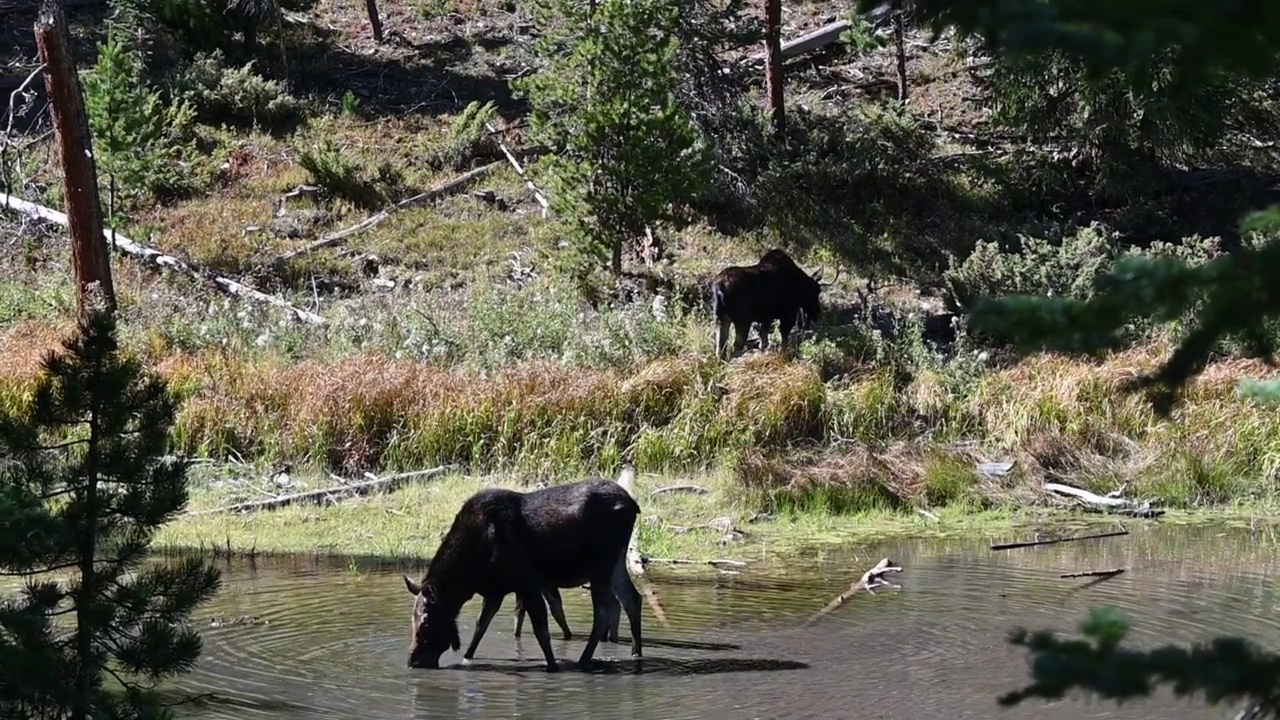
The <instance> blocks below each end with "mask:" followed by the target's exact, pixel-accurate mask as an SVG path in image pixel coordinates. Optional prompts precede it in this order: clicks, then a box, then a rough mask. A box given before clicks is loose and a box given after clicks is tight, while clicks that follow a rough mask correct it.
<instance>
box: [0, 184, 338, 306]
mask: <svg viewBox="0 0 1280 720" xmlns="http://www.w3.org/2000/svg"><path fill="white" fill-rule="evenodd" d="M0 207H6V208H8V209H10V210H14V211H16V212H20V213H22V214H23V215H26V216H28V217H34V218H40V219H41V220H48V221H49V222H52V223H56V224H58V225H61V226H62V227H67V216H66V214H65V213H61V212H58V211H57V210H54V209H52V208H47V207H45V206H43V205H37V204H35V203H33V202H29V201H27V200H23V199H21V198H16V197H13V196H12V195H7V194H5V193H0ZM111 232H112V231H111V230H110V229H104V230H103V236H104V237H107V238H110V237H111V235H109V234H108V233H111ZM115 246H116V249H117V250H119V251H121V252H123V253H125V254H126V255H130V256H132V257H136V258H138V259H140V260H143V261H145V262H148V263H150V264H152V265H155V266H157V267H160V268H167V269H171V270H177V271H178V272H180V273H183V274H184V275H187V276H188V277H192V278H195V279H197V280H202V281H204V282H206V283H208V284H210V285H212V286H214V287H216V288H218V289H219V290H221V291H223V292H225V293H227V294H228V295H233V296H236V297H242V298H249V299H251V300H257V301H258V302H262V303H266V304H268V305H274V306H276V307H278V308H281V309H283V310H288V311H289V312H290V313H292V314H293V316H294V317H295V318H297V319H299V320H302V321H303V322H306V323H310V324H312V325H324V324H325V319H324V318H323V317H321V316H319V315H317V314H315V313H313V312H307V311H306V310H303V309H301V308H298V307H295V306H294V305H291V304H290V303H289V302H288V301H286V300H285V299H283V298H279V297H276V296H274V295H268V294H266V293H264V292H260V291H258V290H254V289H253V288H251V287H249V286H247V285H244V284H242V283H239V282H236V281H235V280H232V279H230V278H225V277H222V276H220V275H214V274H213V273H211V272H209V271H208V270H205V269H203V268H197V267H193V266H191V265H189V264H187V263H186V262H184V261H183V260H180V259H178V258H176V257H173V256H172V255H165V254H164V253H162V252H160V251H159V250H156V249H154V248H150V247H147V246H146V245H142V244H141V243H137V242H134V241H133V240H130V239H129V238H127V237H125V236H123V235H119V234H116V235H115Z"/></svg>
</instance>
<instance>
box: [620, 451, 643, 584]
mask: <svg viewBox="0 0 1280 720" xmlns="http://www.w3.org/2000/svg"><path fill="white" fill-rule="evenodd" d="M635 482H636V469H635V468H634V467H632V466H631V465H630V464H627V465H623V466H622V470H621V471H619V472H618V485H620V486H621V487H622V489H623V490H626V491H627V494H628V495H630V496H631V497H632V498H634V497H635V496H636V491H635ZM636 535H637V533H636V529H635V528H632V529H631V538H630V539H628V540H627V572H629V573H631V574H632V575H634V576H636V577H640V576H642V575H644V566H645V559H644V556H643V555H641V554H640V549H639V547H637V543H636Z"/></svg>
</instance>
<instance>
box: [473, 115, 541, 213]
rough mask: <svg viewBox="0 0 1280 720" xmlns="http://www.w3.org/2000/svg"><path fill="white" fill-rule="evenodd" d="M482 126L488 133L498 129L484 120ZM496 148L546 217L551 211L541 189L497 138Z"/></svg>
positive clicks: (496, 132) (494, 132) (495, 132)
mask: <svg viewBox="0 0 1280 720" xmlns="http://www.w3.org/2000/svg"><path fill="white" fill-rule="evenodd" d="M484 127H485V129H486V130H488V131H489V134H491V135H497V134H498V131H497V130H496V129H494V127H493V123H490V122H486V123H485V124H484ZM498 149H499V150H501V151H502V154H503V155H506V156H507V162H509V163H511V167H512V168H514V169H515V171H516V174H517V175H519V176H520V179H521V180H524V184H525V187H527V188H529V191H530V192H532V193H533V199H534V200H537V201H538V204H539V205H541V206H542V217H546V216H547V213H549V212H551V203H549V202H548V201H547V196H546V195H543V194H542V191H541V190H539V189H538V186H537V185H534V184H533V181H532V180H530V179H529V178H528V176H526V175H525V174H524V168H523V167H521V166H520V161H519V160H517V159H516V156H515V154H513V153H512V152H511V149H510V148H508V147H507V144H506V143H504V142H502V140H498Z"/></svg>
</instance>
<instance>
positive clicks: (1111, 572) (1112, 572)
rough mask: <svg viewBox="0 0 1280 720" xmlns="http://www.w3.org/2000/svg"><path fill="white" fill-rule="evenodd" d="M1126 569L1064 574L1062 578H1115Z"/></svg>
mask: <svg viewBox="0 0 1280 720" xmlns="http://www.w3.org/2000/svg"><path fill="white" fill-rule="evenodd" d="M1124 571H1125V569H1124V568H1116V569H1114V570H1084V571H1082V572H1072V573H1063V574H1061V575H1059V576H1058V577H1060V578H1082V577H1115V576H1116V575H1119V574H1120V573H1122V572H1124Z"/></svg>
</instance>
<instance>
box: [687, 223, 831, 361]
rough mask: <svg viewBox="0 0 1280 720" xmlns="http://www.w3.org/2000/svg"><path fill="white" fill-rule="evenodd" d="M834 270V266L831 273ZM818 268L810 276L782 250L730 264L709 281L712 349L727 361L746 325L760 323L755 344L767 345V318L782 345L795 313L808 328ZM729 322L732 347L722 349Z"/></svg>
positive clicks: (815, 309) (815, 313)
mask: <svg viewBox="0 0 1280 720" xmlns="http://www.w3.org/2000/svg"><path fill="white" fill-rule="evenodd" d="M839 273H840V270H839V268H837V269H836V277H839ZM821 280H822V268H818V270H817V271H816V272H814V273H813V274H812V275H810V274H809V273H806V272H805V271H804V270H801V269H800V266H798V265H796V263H795V261H794V260H792V259H791V256H790V255H787V254H786V253H785V252H783V251H782V250H779V249H777V248H774V249H772V250H770V251H769V252H767V253H765V254H764V256H763V257H761V258H760V261H759V262H757V263H756V264H755V265H747V266H742V265H731V266H729V267H727V268H725V269H723V270H721V271H720V272H719V273H717V274H716V276H715V277H714V278H712V280H711V310H712V312H713V313H714V314H715V317H716V353H717V355H718V356H719V357H720V358H721V359H724V360H728V359H729V358H731V357H733V356H734V355H737V354H739V353H741V352H742V350H743V349H744V348H745V347H746V345H747V334H748V333H749V332H750V331H751V324H752V323H760V347H761V349H764V348H767V347H769V333H770V332H771V331H772V329H773V321H774V320H777V321H778V330H779V332H781V334H782V344H783V345H784V346H785V345H786V344H787V341H788V338H789V337H790V335H791V329H792V328H793V327H795V325H796V321H797V319H798V318H799V315H800V313H801V312H803V313H804V316H805V323H804V326H812V324H813V323H814V322H815V321H816V320H818V318H819V317H821V315H822V307H821V303H820V302H819V295H820V294H821V292H822V288H824V287H829V286H830V285H831V284H833V283H834V282H835V278H832V280H831V282H828V283H823V282H821ZM731 324H732V325H733V351H732V353H730V352H729V351H728V348H727V345H728V339H729V338H728V336H729V326H730V325H731Z"/></svg>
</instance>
